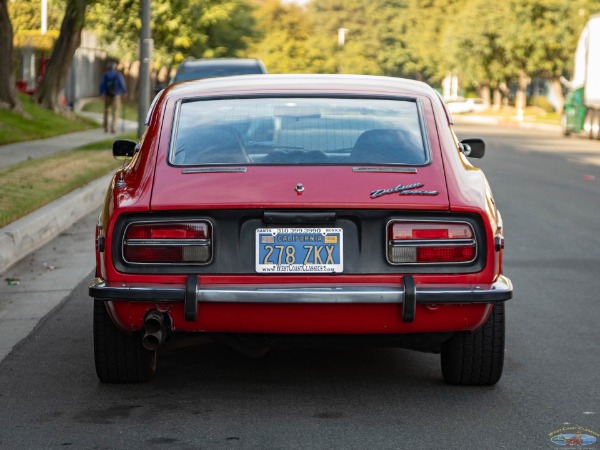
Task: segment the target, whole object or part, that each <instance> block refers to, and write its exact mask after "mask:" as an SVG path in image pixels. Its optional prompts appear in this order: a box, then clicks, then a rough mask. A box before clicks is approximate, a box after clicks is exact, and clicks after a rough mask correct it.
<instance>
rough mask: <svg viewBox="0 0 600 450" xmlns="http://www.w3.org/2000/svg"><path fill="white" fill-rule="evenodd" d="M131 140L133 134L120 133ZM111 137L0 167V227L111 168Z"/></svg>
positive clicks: (114, 163)
mask: <svg viewBox="0 0 600 450" xmlns="http://www.w3.org/2000/svg"><path fill="white" fill-rule="evenodd" d="M122 138H125V139H133V140H135V139H136V137H135V133H130V134H127V135H125V136H122ZM113 141H114V138H112V139H106V140H104V141H101V142H95V143H93V144H88V145H85V146H83V147H80V148H77V149H75V150H66V151H63V152H60V153H56V154H54V155H51V156H47V157H45V158H36V159H32V160H27V161H23V162H21V163H19V164H15V165H13V166H10V167H6V168H4V169H0V185H1V186H2V190H0V227H3V226H5V225H7V224H9V223H11V222H13V221H15V220H17V219H19V218H21V217H23V216H25V215H27V214H29V213H30V212H33V211H35V210H36V209H38V208H40V207H42V206H44V205H45V204H47V203H49V202H51V201H53V200H56V199H58V198H59V197H62V196H63V195H65V194H67V193H69V192H71V191H72V190H73V189H76V188H78V187H80V186H83V185H84V184H87V183H89V182H91V181H93V180H95V179H96V178H98V177H100V176H102V175H104V174H106V173H108V172H110V171H113V170H115V169H116V168H117V167H119V165H120V164H122V163H120V162H119V161H115V160H114V159H113V157H112V152H111V148H112V143H113Z"/></svg>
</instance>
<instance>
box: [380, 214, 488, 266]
mask: <svg viewBox="0 0 600 450" xmlns="http://www.w3.org/2000/svg"><path fill="white" fill-rule="evenodd" d="M476 256H477V242H476V240H475V233H474V232H473V227H472V226H471V225H470V224H469V223H467V222H417V221H414V222H413V221H410V222H408V221H407V222H405V221H392V222H390V223H389V224H388V229H387V257H388V261H389V262H390V263H392V264H432V263H469V262H472V261H474V260H475V257H476Z"/></svg>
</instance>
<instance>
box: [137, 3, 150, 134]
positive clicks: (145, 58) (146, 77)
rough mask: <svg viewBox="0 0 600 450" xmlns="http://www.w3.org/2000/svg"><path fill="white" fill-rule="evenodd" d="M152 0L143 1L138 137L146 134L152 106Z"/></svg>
mask: <svg viewBox="0 0 600 450" xmlns="http://www.w3.org/2000/svg"><path fill="white" fill-rule="evenodd" d="M150 17H151V14H150V0H142V1H141V19H142V30H141V33H140V81H139V86H140V92H139V98H138V137H141V136H142V134H144V130H145V128H146V125H145V123H144V122H145V120H146V115H147V114H148V108H149V107H150V68H151V67H152V50H153V47H154V42H153V41H152V31H151V27H150Z"/></svg>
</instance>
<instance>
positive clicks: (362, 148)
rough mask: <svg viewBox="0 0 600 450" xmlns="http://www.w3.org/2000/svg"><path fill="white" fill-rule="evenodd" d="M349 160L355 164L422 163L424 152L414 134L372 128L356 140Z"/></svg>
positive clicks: (399, 130) (404, 131) (397, 130)
mask: <svg viewBox="0 0 600 450" xmlns="http://www.w3.org/2000/svg"><path fill="white" fill-rule="evenodd" d="M350 162H352V163H355V164H422V163H424V162H425V152H424V151H423V146H422V144H420V143H419V141H418V140H417V139H416V138H415V137H414V135H413V134H412V133H410V132H408V131H406V130H401V129H387V128H381V129H374V130H367V131H365V132H363V133H362V134H361V135H360V136H358V139H357V140H356V142H355V144H354V147H353V149H352V153H350Z"/></svg>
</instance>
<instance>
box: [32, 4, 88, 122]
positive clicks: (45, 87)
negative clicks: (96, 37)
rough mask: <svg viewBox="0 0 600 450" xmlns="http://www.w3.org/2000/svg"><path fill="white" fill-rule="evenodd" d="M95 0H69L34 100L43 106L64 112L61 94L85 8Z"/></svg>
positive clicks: (78, 39) (77, 42)
mask: <svg viewBox="0 0 600 450" xmlns="http://www.w3.org/2000/svg"><path fill="white" fill-rule="evenodd" d="M91 1H93V0H68V1H67V5H66V9H65V15H64V18H63V21H62V25H61V27H60V35H59V36H58V40H57V41H56V43H55V44H54V49H53V50H52V56H51V57H50V61H49V63H48V66H47V67H46V74H45V75H44V78H43V79H42V81H41V83H40V85H39V86H38V88H37V90H36V92H35V94H34V96H33V99H34V101H35V102H37V103H39V104H40V105H41V106H43V107H45V108H48V109H50V110H53V111H55V112H63V111H64V107H63V106H62V105H61V104H60V102H59V95H60V93H61V91H62V89H63V87H64V85H65V80H66V78H67V74H68V73H69V68H70V67H71V63H72V62H73V56H74V55H75V50H77V48H78V47H79V44H80V43H81V30H82V29H83V26H84V23H85V11H86V8H87V6H88V4H89V3H90V2H91Z"/></svg>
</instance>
